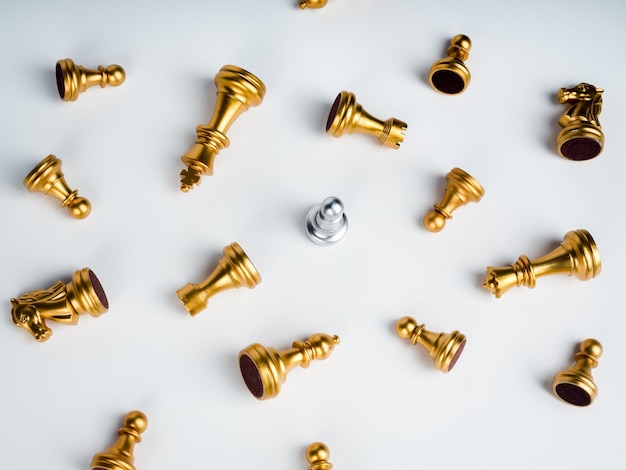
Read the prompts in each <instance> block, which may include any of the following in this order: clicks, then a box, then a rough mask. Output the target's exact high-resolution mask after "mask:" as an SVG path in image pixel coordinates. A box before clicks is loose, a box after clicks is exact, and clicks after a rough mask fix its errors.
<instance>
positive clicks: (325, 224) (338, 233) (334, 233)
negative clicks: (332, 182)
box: [305, 196, 348, 245]
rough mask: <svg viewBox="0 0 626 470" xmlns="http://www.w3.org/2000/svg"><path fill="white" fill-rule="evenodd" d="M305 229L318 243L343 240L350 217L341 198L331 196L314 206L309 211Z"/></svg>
mask: <svg viewBox="0 0 626 470" xmlns="http://www.w3.org/2000/svg"><path fill="white" fill-rule="evenodd" d="M305 229H306V233H307V235H308V236H309V239H310V240H311V241H312V242H313V243H315V244H317V245H333V244H335V243H337V242H339V241H340V240H342V239H343V237H344V236H345V235H346V232H347V231H348V218H347V217H346V214H345V213H344V209H343V203H342V202H341V199H339V198H336V197H333V196H331V197H327V198H326V199H324V200H323V201H322V203H321V204H320V205H319V206H313V207H312V208H311V209H310V210H309V212H308V213H307V216H306V220H305Z"/></svg>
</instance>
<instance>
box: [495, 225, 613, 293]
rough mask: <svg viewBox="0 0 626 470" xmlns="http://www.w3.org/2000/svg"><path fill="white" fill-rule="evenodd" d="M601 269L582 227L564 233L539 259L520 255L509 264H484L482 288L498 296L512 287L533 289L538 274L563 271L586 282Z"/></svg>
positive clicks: (591, 244) (544, 274) (591, 241)
mask: <svg viewBox="0 0 626 470" xmlns="http://www.w3.org/2000/svg"><path fill="white" fill-rule="evenodd" d="M601 269H602V263H601V261H600V253H599V252H598V247H597V246H596V242H595V241H594V240H593V238H592V237H591V234H590V233H589V232H587V231H586V230H574V231H571V232H567V233H566V234H565V236H564V237H563V241H562V242H561V244H560V245H559V246H558V247H557V248H556V249H554V250H553V251H551V252H550V253H548V254H547V255H545V256H543V257H541V258H539V259H536V260H534V261H531V260H530V259H528V257H527V256H526V255H522V256H520V257H519V259H518V260H517V263H515V264H511V265H510V266H506V267H503V268H494V267H491V266H488V267H487V275H486V277H485V282H483V287H484V288H485V289H487V290H488V291H490V292H491V293H492V294H493V295H495V296H496V298H498V299H499V298H500V297H502V294H504V293H505V292H506V291H508V290H509V289H510V288H512V287H519V286H526V287H528V288H530V289H532V288H534V287H535V285H536V283H537V278H538V277H541V276H546V275H548V274H567V275H568V276H571V275H574V276H575V277H577V278H578V279H580V280H581V281H587V280H589V279H592V278H594V277H596V276H597V275H598V274H600V270H601Z"/></svg>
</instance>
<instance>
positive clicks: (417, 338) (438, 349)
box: [396, 317, 466, 373]
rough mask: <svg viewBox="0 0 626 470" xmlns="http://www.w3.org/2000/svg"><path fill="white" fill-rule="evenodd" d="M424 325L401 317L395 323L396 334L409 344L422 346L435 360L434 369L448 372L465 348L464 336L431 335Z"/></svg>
mask: <svg viewBox="0 0 626 470" xmlns="http://www.w3.org/2000/svg"><path fill="white" fill-rule="evenodd" d="M425 326H426V325H424V324H421V325H420V324H418V323H417V322H416V321H415V319H413V318H411V317H402V318H400V320H398V321H397V323H396V333H398V336H400V337H401V338H404V339H410V340H411V343H413V344H417V343H419V344H420V345H422V346H423V347H424V348H425V349H426V351H428V354H429V355H430V357H432V358H433V359H434V360H435V367H436V368H437V369H439V370H440V371H442V372H446V373H448V372H450V371H451V370H452V368H453V367H454V365H455V364H456V361H458V360H459V357H461V353H462V352H463V348H464V347H465V339H466V338H465V335H464V334H462V333H460V332H458V331H456V330H455V331H453V332H452V333H433V332H431V331H428V330H426V329H425V328H424V327H425Z"/></svg>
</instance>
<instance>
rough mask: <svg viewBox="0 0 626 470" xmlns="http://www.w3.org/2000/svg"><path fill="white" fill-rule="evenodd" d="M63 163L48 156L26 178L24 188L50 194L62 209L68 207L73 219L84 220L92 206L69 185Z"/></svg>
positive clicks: (32, 191) (52, 156)
mask: <svg viewBox="0 0 626 470" xmlns="http://www.w3.org/2000/svg"><path fill="white" fill-rule="evenodd" d="M61 163H62V162H61V160H60V159H58V158H57V157H55V156H54V155H48V156H47V157H46V158H44V159H43V160H42V161H40V162H39V163H38V164H37V166H36V167H35V168H33V170H32V171H31V172H30V173H29V174H28V175H27V176H26V178H24V186H25V187H26V189H28V190H29V191H30V192H31V193H34V192H40V193H44V194H49V195H50V196H52V197H54V198H56V199H58V200H59V201H61V207H67V210H68V211H69V213H70V215H71V216H72V217H74V218H75V219H84V218H85V217H87V216H88V215H89V213H90V212H91V204H90V203H89V201H88V200H87V199H85V198H84V197H80V196H78V190H76V189H75V190H74V191H72V189H71V188H70V187H69V186H68V185H67V183H66V182H65V176H64V175H63V171H61Z"/></svg>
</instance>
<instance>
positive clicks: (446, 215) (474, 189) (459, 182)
mask: <svg viewBox="0 0 626 470" xmlns="http://www.w3.org/2000/svg"><path fill="white" fill-rule="evenodd" d="M446 181H447V182H448V184H447V185H446V192H445V194H444V196H443V199H442V200H441V202H439V203H436V204H435V205H434V210H432V211H430V212H429V213H428V214H426V215H425V216H424V227H426V229H427V230H429V231H431V232H439V231H441V230H442V229H443V227H444V226H445V225H446V220H447V219H451V218H452V212H453V211H455V210H456V209H458V208H459V207H461V206H464V205H465V204H467V203H468V202H478V201H480V199H481V198H482V197H483V195H484V194H485V190H484V189H483V187H482V186H481V185H480V183H479V182H478V181H476V180H475V179H474V178H473V177H472V176H471V175H470V174H468V173H466V172H465V171H463V170H461V169H460V168H453V169H452V170H451V171H450V172H449V173H448V174H447V175H446Z"/></svg>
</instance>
